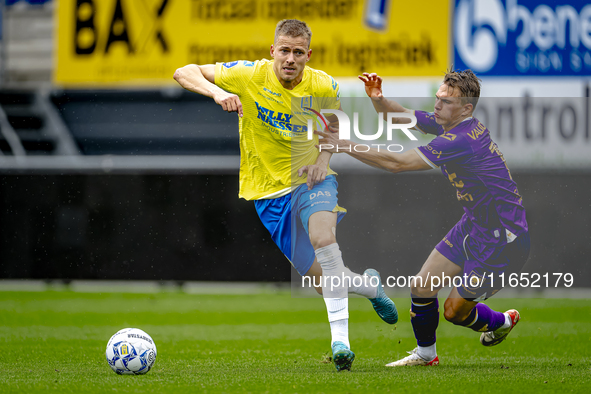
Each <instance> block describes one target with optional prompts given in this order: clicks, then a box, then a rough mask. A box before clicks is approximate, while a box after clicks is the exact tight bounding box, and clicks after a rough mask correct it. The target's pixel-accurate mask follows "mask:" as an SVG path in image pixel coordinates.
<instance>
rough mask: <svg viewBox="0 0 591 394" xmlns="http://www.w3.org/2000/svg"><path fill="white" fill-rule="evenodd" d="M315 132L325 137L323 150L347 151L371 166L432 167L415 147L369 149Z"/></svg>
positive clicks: (398, 169)
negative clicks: (403, 149) (391, 149)
mask: <svg viewBox="0 0 591 394" xmlns="http://www.w3.org/2000/svg"><path fill="white" fill-rule="evenodd" d="M314 133H316V134H318V135H319V136H321V137H323V139H321V140H320V144H319V145H317V148H318V149H320V151H321V152H324V151H328V152H331V153H346V154H348V155H349V156H351V157H354V158H355V159H357V160H359V161H361V162H363V163H365V164H367V165H369V166H372V167H375V168H379V169H381V170H386V171H390V172H393V173H398V172H406V171H421V170H430V169H431V166H430V165H429V164H427V163H426V162H425V161H424V160H423V159H422V158H421V157H420V156H419V154H418V153H417V152H416V151H415V150H414V149H413V150H410V151H406V152H404V153H394V152H389V151H387V150H385V149H375V148H372V149H370V150H369V151H367V145H364V146H362V147H359V149H358V148H356V147H357V146H358V145H359V144H357V143H355V142H353V141H349V140H341V139H339V138H338V136H337V135H336V134H333V133H326V132H323V131H315V132H314Z"/></svg>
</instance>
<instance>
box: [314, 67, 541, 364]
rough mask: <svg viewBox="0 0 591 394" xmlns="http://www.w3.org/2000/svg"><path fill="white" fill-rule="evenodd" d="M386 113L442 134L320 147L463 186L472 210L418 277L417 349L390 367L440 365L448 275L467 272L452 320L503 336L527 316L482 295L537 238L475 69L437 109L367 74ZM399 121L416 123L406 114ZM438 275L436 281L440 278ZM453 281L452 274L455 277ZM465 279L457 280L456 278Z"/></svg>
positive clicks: (453, 77)
mask: <svg viewBox="0 0 591 394" xmlns="http://www.w3.org/2000/svg"><path fill="white" fill-rule="evenodd" d="M359 79H361V80H362V81H363V82H364V83H365V91H366V93H367V95H368V96H369V97H370V98H371V99H372V103H373V105H374V108H375V109H376V111H377V112H378V113H384V118H386V116H387V113H388V112H398V113H403V112H406V113H414V115H415V117H416V119H417V124H416V126H415V129H418V130H419V131H421V132H423V133H426V134H433V135H435V136H436V137H435V138H434V139H433V140H432V141H431V142H430V143H429V144H428V145H426V146H421V147H418V148H416V149H413V150H409V151H406V152H403V153H393V152H389V151H387V150H385V149H381V150H378V149H371V150H369V151H366V147H364V148H363V149H358V150H359V152H357V151H356V150H355V146H356V145H357V144H356V143H354V142H352V141H348V140H341V139H339V138H338V136H337V135H336V134H333V133H325V132H316V133H317V134H319V135H321V136H322V137H324V139H323V140H322V141H321V145H319V148H320V150H321V151H322V150H328V151H329V152H333V153H341V152H345V153H347V154H349V155H350V156H352V157H354V158H356V159H358V160H360V161H362V162H364V163H366V164H368V165H370V166H373V167H376V168H380V169H384V170H387V171H390V172H393V173H398V172H404V171H420V170H429V169H431V168H437V167H439V168H441V171H442V173H443V175H444V176H445V177H446V178H448V179H449V181H450V182H451V184H452V186H453V187H454V188H455V189H456V196H457V199H458V201H459V202H460V204H461V205H462V207H463V208H464V215H463V216H462V218H461V219H460V220H459V221H458V223H457V224H456V225H455V226H454V227H453V228H452V229H451V230H450V231H449V232H448V233H447V235H446V236H445V237H443V240H442V241H441V242H439V243H438V244H437V245H436V246H435V248H434V249H433V251H432V252H431V254H430V255H429V257H428V258H427V261H425V263H424V264H423V267H422V268H421V270H420V272H419V273H418V274H417V277H418V279H417V280H415V281H411V282H412V283H411V311H410V315H411V323H412V327H413V330H414V334H415V337H416V339H417V345H418V346H417V347H416V348H415V349H414V350H413V351H411V352H409V354H410V355H409V356H406V357H404V358H402V359H400V360H398V361H394V362H392V363H390V364H387V366H389V367H397V366H405V365H419V366H429V365H438V364H439V358H438V356H437V350H436V345H435V340H436V336H435V332H436V330H437V327H438V325H439V303H438V300H437V294H438V292H439V290H441V285H440V284H441V283H442V282H443V280H444V278H445V277H449V278H454V277H462V284H461V286H457V287H454V288H453V289H452V290H451V293H450V294H449V296H448V298H447V299H446V301H445V304H444V310H445V312H444V316H445V319H446V320H448V321H450V322H451V323H453V324H455V325H459V326H464V327H468V328H470V329H472V330H474V331H478V332H481V333H482V334H481V336H480V342H481V343H482V344H483V345H484V346H494V345H497V344H499V343H500V342H502V341H503V340H504V339H505V338H506V337H507V335H508V334H509V332H510V331H511V330H512V329H513V327H515V325H516V324H517V322H518V321H519V312H517V311H516V310H514V309H511V310H508V311H506V312H505V313H501V312H497V311H494V310H492V309H491V308H489V307H488V306H487V305H485V304H482V303H481V301H484V300H486V299H488V298H489V297H491V296H493V295H494V294H495V293H497V292H498V291H499V290H500V289H501V288H502V285H503V283H502V281H501V278H500V277H499V275H501V274H503V273H504V274H505V275H509V274H511V273H516V272H519V271H520V270H521V268H522V267H523V265H524V264H525V262H526V261H527V258H528V256H529V249H530V239H529V233H528V226H527V221H526V219H525V209H524V207H523V205H522V198H521V196H520V195H519V192H518V191H517V185H516V183H515V182H514V181H513V179H512V177H511V173H510V172H509V168H508V167H507V163H506V162H505V159H504V158H503V155H502V153H501V151H500V150H499V148H498V146H497V145H496V143H495V142H494V141H492V139H491V138H490V133H489V130H488V129H487V128H486V127H485V126H484V125H483V124H482V123H480V121H478V119H476V118H474V117H472V113H473V112H474V109H475V107H476V104H477V103H478V98H479V97H480V80H479V79H478V78H477V77H476V75H474V73H473V72H472V71H471V70H465V71H449V72H447V73H446V75H445V77H444V79H443V83H442V84H441V86H440V88H439V90H438V91H437V93H436V95H435V97H436V100H435V106H434V111H433V112H431V113H427V112H423V111H418V110H417V111H413V110H410V109H406V108H404V107H402V106H401V105H400V104H398V103H397V102H395V101H393V100H388V99H386V98H385V97H384V96H383V94H382V79H381V78H380V77H379V76H378V75H376V74H373V73H372V74H369V73H364V74H363V75H362V76H359ZM395 123H408V119H405V118H399V119H397V120H396V121H395ZM434 277H435V278H438V280H437V281H436V282H433V278H434ZM448 282H449V280H448ZM456 283H457V282H456Z"/></svg>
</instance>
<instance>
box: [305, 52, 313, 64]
mask: <svg viewBox="0 0 591 394" xmlns="http://www.w3.org/2000/svg"><path fill="white" fill-rule="evenodd" d="M310 56H312V49H308V58H307V59H306V61H307V62H309V61H310Z"/></svg>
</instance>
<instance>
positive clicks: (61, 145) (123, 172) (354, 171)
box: [0, 0, 591, 287]
mask: <svg viewBox="0 0 591 394" xmlns="http://www.w3.org/2000/svg"><path fill="white" fill-rule="evenodd" d="M286 17H296V18H301V19H303V20H306V21H307V22H309V24H310V25H311V27H312V30H313V33H314V36H313V41H312V48H313V51H314V52H313V57H312V62H311V64H310V65H311V66H312V67H316V68H320V69H323V70H325V71H327V72H328V73H329V74H331V75H333V76H334V77H335V78H336V79H337V80H338V81H339V83H340V86H341V95H342V96H343V97H356V96H358V97H361V96H363V94H364V93H363V86H362V85H361V84H360V82H358V81H356V80H355V78H354V76H355V75H357V74H358V73H360V72H362V71H374V72H377V73H379V74H380V75H382V76H384V77H386V82H385V85H384V91H385V94H386V95H387V96H390V97H403V98H408V97H431V96H432V95H433V93H434V92H435V90H436V88H437V86H438V84H439V83H440V80H441V76H442V73H443V71H444V70H445V69H446V68H448V67H449V66H450V65H451V64H454V65H456V67H458V68H466V67H470V68H472V69H473V70H475V71H476V72H477V73H478V75H479V76H480V77H481V78H482V80H483V96H484V97H485V98H484V99H483V100H481V106H482V107H483V108H488V109H489V112H490V113H487V116H489V115H490V118H491V124H494V122H495V121H496V124H503V123H502V122H501V121H500V120H498V119H500V115H499V116H497V118H495V114H500V113H501V112H503V111H504V112H505V113H509V112H511V113H512V114H513V115H514V116H515V118H511V119H513V120H512V122H514V126H515V125H516V126H515V127H514V128H513V132H512V133H509V134H506V135H501V134H499V133H498V132H497V131H496V130H495V129H494V128H493V127H492V126H490V125H489V124H488V123H487V125H489V127H491V131H492V132H493V134H494V136H493V138H495V139H496V140H498V142H499V145H500V147H501V149H502V151H503V152H504V153H505V157H506V158H507V161H508V163H509V165H510V168H511V169H512V174H513V176H514V178H515V179H516V181H517V183H518V185H519V188H520V192H521V194H522V196H523V197H524V204H525V206H526V208H527V212H528V221H529V224H530V230H531V236H532V253H531V257H530V261H529V263H528V265H527V266H526V267H525V268H524V271H526V272H541V273H544V272H563V273H567V272H568V273H572V274H573V275H574V276H575V282H574V283H575V286H576V287H589V286H591V264H590V261H589V260H590V257H591V242H589V241H590V240H591V198H590V197H589V194H590V192H591V186H590V184H591V183H590V181H591V177H590V175H591V155H590V153H591V149H590V148H591V143H590V142H589V141H590V133H591V131H590V126H589V98H588V97H589V79H590V75H591V30H590V26H591V6H589V5H586V4H585V3H584V2H583V1H578V2H576V1H560V2H557V1H550V0H544V1H542V2H538V1H532V0H527V1H526V0H521V1H511V0H506V1H501V0H491V1H483V0H462V1H460V0H452V1H450V2H445V1H429V2H421V4H420V5H419V4H418V3H414V4H409V3H408V2H404V3H403V2H399V1H395V0H391V1H377V2H374V1H370V0H342V1H337V0H331V1H315V0H309V1H299V2H290V1H279V0H245V1H240V0H235V1H227V2H221V1H217V0H193V1H189V0H185V1H181V0H168V1H163V0H154V1H145V2H135V1H131V0H105V1H98V0H94V1H93V0H61V1H55V0H50V1H43V0H39V1H34V0H28V1H23V0H21V1H14V0H9V1H6V2H5V4H4V5H3V8H2V30H1V31H2V41H1V44H2V47H1V60H2V63H1V69H0V70H1V83H2V89H1V91H0V106H1V108H0V131H1V134H2V135H1V138H0V149H1V150H2V153H3V155H2V156H1V157H0V188H1V196H2V199H3V206H4V209H2V210H1V212H0V215H1V217H0V223H2V226H1V227H0V254H1V256H2V258H1V259H0V278H4V279H28V278H30V279H48V280H52V279H64V280H71V279H149V280H166V281H170V280H172V281H180V282H182V281H207V280H215V281H274V282H275V281H279V282H283V281H289V280H290V276H291V274H292V273H293V272H292V271H290V268H289V265H288V264H287V262H286V261H285V258H284V257H283V256H282V255H281V253H280V252H279V251H278V250H277V248H276V247H275V245H273V244H272V242H271V240H270V238H269V236H268V234H267V233H266V230H265V229H264V228H263V226H262V225H261V224H260V223H259V220H258V218H257V217H256V212H255V211H254V207H253V206H252V203H249V202H246V201H244V200H240V199H238V197H237V187H238V178H237V171H238V157H237V155H238V131H237V122H236V116H235V115H233V114H232V115H228V114H226V113H224V112H223V111H222V110H221V109H220V108H218V107H217V105H215V103H213V102H212V101H211V100H209V99H204V98H202V97H199V96H198V95H195V94H190V93H188V92H185V91H183V90H182V89H181V88H179V87H177V86H176V83H175V82H174V81H173V80H172V74H173V73H174V70H175V69H176V68H178V67H180V66H183V65H185V64H187V63H192V62H197V63H210V62H215V61H230V60H238V59H255V58H261V57H268V55H267V53H268V48H269V46H270V44H271V38H272V35H273V31H274V26H275V23H276V22H277V20H279V19H282V18H286ZM508 98H511V99H508ZM499 101H500V102H502V103H504V104H503V105H504V107H503V108H504V109H503V110H501V109H499V108H501V107H500V104H499ZM528 111H529V112H528ZM528 113H529V114H530V115H531V118H532V119H533V120H532V121H531V124H529V127H528V123H527V122H528V120H527V119H528V117H527V115H525V116H524V114H528ZM513 115H512V116H513ZM495 119H496V120H495ZM503 121H507V122H511V121H510V120H503ZM536 122H537V123H536ZM508 124H510V123H506V125H508ZM544 124H547V125H549V126H548V127H547V128H545V127H544V126H543V125H544ZM552 125H555V127H553V126H552ZM520 126H522V127H520ZM500 129H501V130H505V129H503V128H500ZM495 133H496V134H495ZM334 168H335V169H336V170H337V171H338V172H339V173H340V175H339V183H340V187H339V190H340V197H341V200H340V201H341V203H342V205H344V206H345V207H347V208H348V209H349V212H350V213H349V214H348V216H347V218H346V220H345V221H343V222H342V224H341V225H339V234H338V236H339V242H340V244H341V245H342V249H343V252H344V255H345V259H346V261H347V264H348V265H349V266H350V267H351V268H352V269H354V270H355V271H363V270H364V269H365V268H367V267H368V266H372V267H374V268H377V269H378V270H380V271H381V272H383V273H385V274H387V275H410V274H413V273H415V272H416V271H417V269H418V267H419V265H420V264H421V263H422V261H424V259H425V258H426V257H427V255H428V254H429V252H430V250H431V248H432V246H433V245H434V244H435V243H436V242H438V241H439V240H440V239H441V238H442V237H443V235H445V232H446V231H447V229H448V228H450V227H451V226H452V225H453V224H454V223H455V221H456V220H457V219H458V218H459V216H460V215H461V208H460V206H459V205H458V204H457V202H456V201H455V198H454V197H453V191H452V189H451V188H450V186H449V185H448V182H447V180H445V179H444V178H443V177H442V176H441V174H440V173H439V172H436V171H431V172H428V173H421V174H408V175H402V176H396V177H395V176H393V175H392V174H388V173H380V172H378V171H373V170H371V169H369V168H364V167H362V166H360V165H357V164H356V163H355V162H352V161H347V160H346V159H342V158H340V157H339V158H338V160H336V161H335V165H334Z"/></svg>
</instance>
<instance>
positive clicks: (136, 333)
mask: <svg viewBox="0 0 591 394" xmlns="http://www.w3.org/2000/svg"><path fill="white" fill-rule="evenodd" d="M106 355H107V362H108V363H109V366H110V367H111V369H112V370H113V371H115V372H116V373H117V374H119V375H142V374H145V373H147V372H148V371H149V370H150V369H151V368H152V367H153V366H154V362H155V361H156V344H155V343H154V341H153V340H152V338H151V337H150V336H149V335H148V334H146V333H145V332H144V331H142V330H140V329H139V328H124V329H123V330H119V331H117V332H116V333H115V335H113V336H112V337H111V339H109V343H107V351H106Z"/></svg>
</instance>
